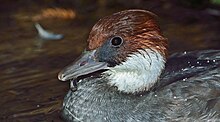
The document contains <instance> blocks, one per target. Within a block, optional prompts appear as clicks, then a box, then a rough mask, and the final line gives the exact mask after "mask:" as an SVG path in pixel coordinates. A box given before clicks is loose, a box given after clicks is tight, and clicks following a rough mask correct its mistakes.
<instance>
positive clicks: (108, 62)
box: [58, 9, 220, 122]
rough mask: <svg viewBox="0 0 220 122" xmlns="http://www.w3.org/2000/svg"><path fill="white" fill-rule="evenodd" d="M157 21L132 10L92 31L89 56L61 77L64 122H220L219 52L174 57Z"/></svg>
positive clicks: (108, 18)
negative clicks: (65, 89) (66, 85)
mask: <svg viewBox="0 0 220 122" xmlns="http://www.w3.org/2000/svg"><path fill="white" fill-rule="evenodd" d="M157 19H158V17H157V15H155V14H154V13H152V12H150V11H147V10H140V9H129V10H124V11H120V12H117V13H114V14H112V15H109V16H106V17H104V18H102V19H100V20H99V21H98V22H97V23H96V24H95V25H94V26H93V27H92V30H91V32H90V34H89V37H88V40H87V42H88V46H87V48H86V49H85V51H83V53H82V55H81V56H80V57H79V58H78V59H77V60H75V61H74V62H73V63H72V64H70V65H68V66H67V67H65V68H64V69H63V70H62V71H61V72H60V73H59V74H58V79H59V80H61V81H70V90H69V91H68V93H67V95H66V96H65V98H64V101H63V105H62V112H61V114H62V117H63V118H64V120H65V121H70V122H72V121H83V122H92V121H95V122H104V121H106V122H111V121H112V122H122V121H123V122H147V121H155V122H157V121H219V120H220V50H197V51H188V52H186V51H185V52H177V53H174V54H171V55H170V54H168V39H167V38H166V37H165V36H164V35H163V34H162V32H161V29H160V27H159V24H158V21H157Z"/></svg>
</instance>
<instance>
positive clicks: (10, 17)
mask: <svg viewBox="0 0 220 122" xmlns="http://www.w3.org/2000/svg"><path fill="white" fill-rule="evenodd" d="M57 8H65V9H66V10H72V12H75V14H76V15H75V16H71V15H70V16H69V15H68V16H69V18H68V16H67V15H60V14H57V15H54V14H49V15H44V14H43V12H45V11H46V12H48V11H52V12H54V11H56V10H57ZM128 8H145V9H146V8H148V10H151V11H153V12H155V13H157V15H159V16H160V17H161V18H160V19H159V20H160V23H161V27H162V30H163V31H164V34H165V35H166V37H168V38H169V43H170V44H169V45H170V48H169V49H170V52H171V53H172V52H177V51H188V50H197V49H220V46H219V45H220V41H219V39H220V36H219V31H220V30H219V27H220V23H219V22H220V21H219V17H218V16H211V15H209V14H208V13H206V11H205V9H204V10H194V9H190V8H184V7H181V6H180V7H179V6H177V5H175V4H174V3H169V2H155V1H148V2H144V1H136V2H135V3H132V4H131V3H129V2H126V1H125V0H124V1H123V0H122V1H121V2H116V1H110V2H109V1H108V2H107V1H105V0H103V1H101V0H100V1H95V0H93V1H91V2H90V1H87V2H86V1H65V2H62V1H59V0H57V1H55V0H51V1H48V0H41V1H37V2H34V1H29V2H28V1H17V2H10V1H9V2H8V1H6V2H1V5H0V35H1V36H0V53H1V55H0V86H1V87H0V97H1V100H0V105H1V106H0V120H5V121H6V120H7V121H13V120H16V121H43V120H44V121H52V120H56V121H62V120H61V119H60V117H59V115H60V113H59V112H60V107H61V104H62V100H63V97H64V96H65V94H66V93H67V91H68V90H69V83H68V82H66V83H63V82H60V81H58V79H57V74H58V72H59V71H60V70H61V69H62V68H63V67H64V66H66V65H67V64H69V63H71V62H72V61H73V60H74V59H75V58H76V57H77V56H78V55H79V54H80V53H81V51H82V50H83V49H84V48H85V47H86V39H87V37H88V33H89V31H90V29H91V27H92V25H94V24H95V22H96V21H97V20H98V19H100V18H101V17H103V16H105V15H109V14H111V13H113V12H116V11H120V10H124V9H128ZM65 9H64V10H65ZM59 11H62V10H59ZM61 13H62V12H61ZM64 13H65V11H64ZM67 13H68V12H67ZM70 13H71V12H70ZM54 16H58V17H57V18H54ZM66 16H67V17H66ZM65 17H66V18H65ZM35 22H39V23H40V24H41V25H42V26H43V27H44V28H46V29H47V30H49V31H52V32H55V33H61V34H63V35H64V39H62V40H56V41H43V40H41V39H40V38H39V37H38V35H37V31H36V29H35V27H34V23H35Z"/></svg>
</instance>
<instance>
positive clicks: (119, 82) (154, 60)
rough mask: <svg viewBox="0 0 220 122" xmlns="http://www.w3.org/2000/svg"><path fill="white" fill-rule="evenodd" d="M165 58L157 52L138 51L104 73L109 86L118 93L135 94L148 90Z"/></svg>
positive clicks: (159, 72) (159, 71)
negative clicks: (114, 87) (113, 87)
mask: <svg viewBox="0 0 220 122" xmlns="http://www.w3.org/2000/svg"><path fill="white" fill-rule="evenodd" d="M164 65H165V58H164V57H163V56H162V55H161V54H160V53H159V52H157V51H152V50H149V49H146V50H145V51H143V50H139V52H136V53H134V54H132V55H130V56H129V57H128V58H127V60H126V61H125V62H123V63H122V64H120V65H117V66H115V67H112V68H110V69H109V70H108V71H106V72H104V74H106V75H107V78H108V79H109V84H110V85H112V86H116V87H117V88H118V90H119V91H121V92H125V93H135V92H140V91H147V90H149V89H150V88H151V87H152V86H153V85H154V84H155V83H156V82H157V80H158V78H159V76H160V74H161V72H162V70H163V69H164Z"/></svg>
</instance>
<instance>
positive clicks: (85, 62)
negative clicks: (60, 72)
mask: <svg viewBox="0 0 220 122" xmlns="http://www.w3.org/2000/svg"><path fill="white" fill-rule="evenodd" d="M85 64H87V61H82V62H81V63H80V64H79V66H84V65H85Z"/></svg>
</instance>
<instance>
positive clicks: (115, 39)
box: [111, 36, 123, 47]
mask: <svg viewBox="0 0 220 122" xmlns="http://www.w3.org/2000/svg"><path fill="white" fill-rule="evenodd" d="M122 43H123V39H122V38H121V37H118V36H116V37H113V38H112V39H111V44H112V45H113V46H114V47H119V46H120V45H121V44H122Z"/></svg>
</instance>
